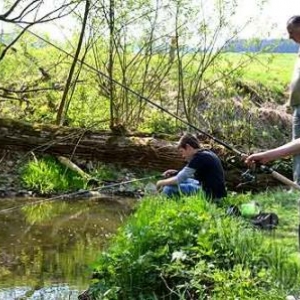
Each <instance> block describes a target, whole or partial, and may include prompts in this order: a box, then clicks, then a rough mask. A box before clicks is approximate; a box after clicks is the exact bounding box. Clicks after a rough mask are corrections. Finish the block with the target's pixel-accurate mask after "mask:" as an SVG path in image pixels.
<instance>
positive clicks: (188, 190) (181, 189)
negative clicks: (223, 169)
mask: <svg viewBox="0 0 300 300" xmlns="http://www.w3.org/2000/svg"><path fill="white" fill-rule="evenodd" d="M200 189H201V186H200V184H199V182H198V181H197V180H195V179H192V178H188V179H187V180H185V181H183V182H181V183H180V184H179V185H167V186H164V187H163V190H162V192H163V194H165V195H166V196H167V197H174V196H179V195H192V194H196V193H197V192H198V191H199V190H200Z"/></svg>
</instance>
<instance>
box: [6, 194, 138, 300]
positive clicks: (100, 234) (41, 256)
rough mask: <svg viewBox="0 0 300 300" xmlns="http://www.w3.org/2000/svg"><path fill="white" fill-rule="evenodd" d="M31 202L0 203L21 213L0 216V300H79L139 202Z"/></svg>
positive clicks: (113, 199) (94, 200)
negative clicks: (96, 264)
mask: <svg viewBox="0 0 300 300" xmlns="http://www.w3.org/2000/svg"><path fill="white" fill-rule="evenodd" d="M28 201H34V200H25V199H9V200H5V199H1V200H0V211H1V210H3V209H6V208H8V207H14V206H18V207H19V208H17V209H14V210H11V211H9V212H6V213H0V299H1V300H2V299H3V300H4V299H5V300H9V299H23V298H22V297H24V299H36V300H38V299H55V300H60V299H62V300H65V299H77V297H78V294H79V293H80V292H81V291H82V290H84V289H86V288H87V286H88V285H89V280H90V275H91V272H92V264H93V262H94V261H95V260H96V259H97V256H98V254H99V252H100V251H101V250H103V249H104V248H105V246H106V244H107V241H108V239H109V237H110V236H111V235H112V234H113V233H114V232H115V231H116V230H117V228H118V227H119V226H120V224H121V223H122V222H123V220H124V219H125V218H126V216H128V215H129V214H130V212H131V210H132V207H133V205H134V202H135V201H136V200H133V199H121V198H103V199H83V200H76V201H61V200H56V201H50V202H49V201H48V202H47V201H45V202H42V203H39V204H36V205H33V204H28V205H24V204H26V203H28ZM35 201H37V200H35ZM20 205H21V207H20Z"/></svg>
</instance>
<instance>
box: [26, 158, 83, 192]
mask: <svg viewBox="0 0 300 300" xmlns="http://www.w3.org/2000/svg"><path fill="white" fill-rule="evenodd" d="M21 179H22V181H23V184H24V187H26V188H28V189H31V190H33V191H36V192H39V193H40V194H51V193H58V192H65V191H72V190H79V189H82V188H84V187H86V186H87V180H86V179H84V178H82V177H81V176H80V175H78V174H77V173H75V172H74V171H72V170H70V169H68V168H66V167H64V166H63V165H61V164H60V163H59V162H57V161H56V160H55V159H54V158H53V157H45V158H42V159H39V160H32V161H29V162H28V163H26V164H25V165H24V167H23V168H22V170H21Z"/></svg>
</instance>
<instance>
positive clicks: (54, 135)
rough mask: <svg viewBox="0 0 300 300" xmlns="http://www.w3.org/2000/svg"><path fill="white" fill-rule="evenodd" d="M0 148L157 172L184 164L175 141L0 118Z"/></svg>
mask: <svg viewBox="0 0 300 300" xmlns="http://www.w3.org/2000/svg"><path fill="white" fill-rule="evenodd" d="M0 148H2V149H8V150H13V151H28V152H43V153H49V154H53V155H59V156H60V155H62V156H67V157H70V156H78V157H81V158H86V159H91V160H93V159H95V160H99V161H103V162H108V163H121V164H123V165H127V166H132V167H141V168H150V169H155V170H158V171H162V170H165V169H167V168H171V167H172V168H180V167H182V165H183V164H184V161H183V160H182V158H181V157H180V156H179V154H178V153H177V150H176V146H175V143H174V142H167V141H164V140H162V139H157V138H154V137H151V136H148V137H147V136H133V135H117V134H114V133H112V132H108V131H91V130H87V129H82V128H69V127H61V126H53V125H42V124H30V123H25V122H20V121H16V120H10V119H0Z"/></svg>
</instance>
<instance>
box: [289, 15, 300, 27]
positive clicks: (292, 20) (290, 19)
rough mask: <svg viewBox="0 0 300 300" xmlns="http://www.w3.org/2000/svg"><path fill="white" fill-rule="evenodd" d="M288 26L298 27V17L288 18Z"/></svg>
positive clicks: (299, 24)
mask: <svg viewBox="0 0 300 300" xmlns="http://www.w3.org/2000/svg"><path fill="white" fill-rule="evenodd" d="M290 24H292V25H296V26H300V16H292V17H290V18H289V19H288V21H287V25H290Z"/></svg>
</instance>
